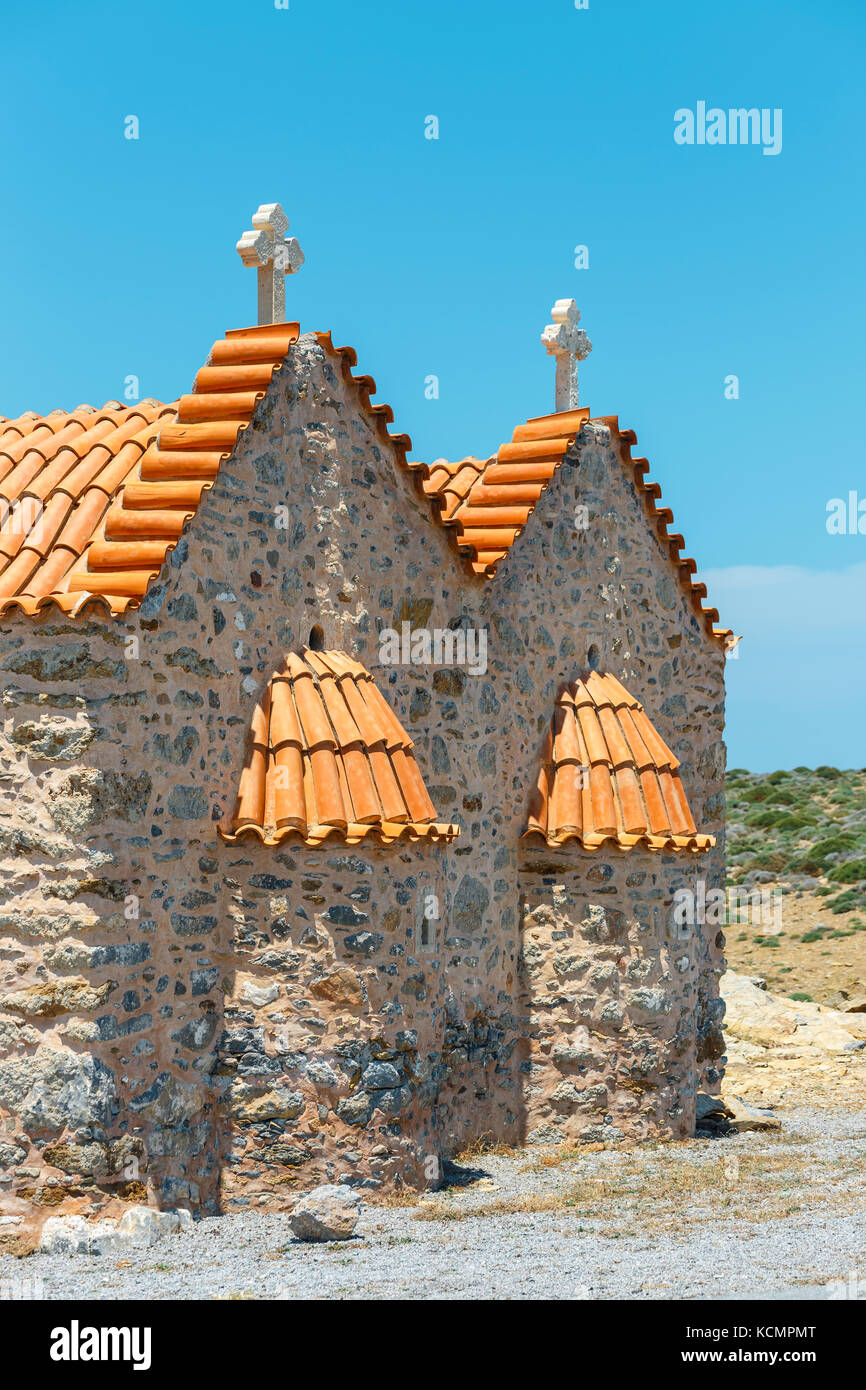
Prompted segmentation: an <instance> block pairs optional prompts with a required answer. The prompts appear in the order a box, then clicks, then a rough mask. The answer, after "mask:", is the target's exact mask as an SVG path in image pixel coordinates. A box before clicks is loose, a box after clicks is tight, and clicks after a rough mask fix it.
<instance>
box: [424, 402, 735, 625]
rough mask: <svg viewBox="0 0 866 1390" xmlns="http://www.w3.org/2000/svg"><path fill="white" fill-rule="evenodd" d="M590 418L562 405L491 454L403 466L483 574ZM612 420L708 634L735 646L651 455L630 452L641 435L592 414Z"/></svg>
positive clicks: (505, 551) (507, 546)
mask: <svg viewBox="0 0 866 1390" xmlns="http://www.w3.org/2000/svg"><path fill="white" fill-rule="evenodd" d="M589 420H590V412H589V410H587V409H578V410H571V411H559V412H557V413H555V414H553V415H542V416H538V417H536V418H535V419H532V420H528V421H527V422H526V424H525V425H518V427H517V429H515V431H514V435H513V437H512V441H511V443H510V444H503V445H501V446H500V448H499V450H498V452H497V453H496V454H494V455H493V457H492V458H489V459H488V460H487V461H486V462H483V461H482V460H480V459H476V458H471V457H470V458H465V459H461V460H459V461H457V462H449V461H448V460H447V459H436V460H435V462H434V463H431V464H425V463H420V462H417V461H415V460H412V461H411V462H407V464H406V466H407V467H408V468H409V469H411V470H412V472H413V473H414V474H415V476H416V478H417V480H418V482H419V485H420V490H421V492H422V493H423V495H424V496H425V497H427V498H428V500H429V501H430V502H431V503H432V505H433V507H434V509H435V513H436V516H437V518H438V520H439V521H440V522H442V523H443V524H444V525H445V526H447V527H449V528H450V529H451V530H452V534H453V535H454V537H455V540H456V544H457V547H458V549H459V550H460V551H461V552H463V553H464V554H465V555H466V556H467V557H468V559H469V561H470V563H471V566H472V569H473V570H474V572H475V573H476V574H479V575H482V576H483V577H485V578H489V577H491V576H492V575H493V574H495V572H496V566H497V565H498V564H499V562H500V561H501V560H503V559H504V558H505V556H506V555H507V554H508V552H509V549H510V548H511V546H512V545H513V543H514V541H515V540H516V538H517V536H518V535H519V534H520V532H521V531H522V530H523V528H524V526H525V525H526V522H527V521H528V519H529V516H530V513H531V512H532V511H533V508H534V507H535V504H536V503H537V501H538V499H539V497H540V496H541V494H542V492H543V491H544V489H545V487H546V486H547V484H548V483H549V482H550V479H551V478H552V477H553V475H554V473H555V472H556V470H557V468H558V467H559V465H560V464H561V462H562V460H563V458H564V457H565V455H566V453H567V452H568V450H569V449H570V448H571V446H572V444H573V443H574V441H575V439H576V437H577V435H578V433H579V432H580V430H581V428H582V426H583V425H584V424H585V423H586V422H587V421H589ZM593 423H599V424H603V425H605V426H607V428H608V429H609V430H610V431H611V434H612V436H613V437H614V439H615V440H616V443H617V445H618V447H619V453H620V458H621V459H622V462H623V464H624V466H625V468H626V469H627V471H628V472H629V473H630V475H631V477H632V480H633V482H634V485H635V487H636V488H637V490H638V493H639V494H640V495H641V496H642V497H643V499H644V503H645V506H646V510H647V514H648V520H649V521H650V524H651V525H652V527H653V529H654V530H655V532H656V534H657V535H658V537H659V539H660V540H661V542H662V544H663V545H664V546H665V547H666V549H667V553H668V555H669V558H670V560H671V561H672V563H673V564H674V565H675V566H676V568H677V572H678V578H679V581H680V584H681V586H682V588H683V589H684V590H685V592H686V594H687V595H688V597H689V598H690V600H691V603H692V607H693V609H694V611H695V613H696V615H697V616H698V617H699V618H700V619H701V621H702V622H703V625H704V628H705V630H706V632H707V634H708V636H710V637H712V638H714V639H715V640H717V641H719V642H720V643H721V644H722V645H724V646H725V647H730V645H731V643H732V642H733V641H734V640H735V639H734V636H733V633H732V632H731V630H730V629H729V628H720V627H715V626H714V624H715V623H717V622H718V617H719V614H718V611H717V610H716V609H715V608H705V607H704V606H703V604H702V603H701V600H702V599H703V598H705V597H706V592H707V591H706V586H705V585H703V584H699V583H695V581H694V580H693V579H692V575H693V574H694V572H695V570H696V569H697V565H696V564H695V561H694V560H692V559H686V558H684V557H683V556H682V555H681V553H680V552H681V550H682V547H683V546H684V545H685V541H684V539H683V537H682V536H681V535H679V534H678V533H674V534H669V533H668V530H667V528H668V526H669V524H670V523H671V522H672V521H673V512H672V511H671V510H670V508H669V507H658V506H656V503H657V502H658V500H659V499H660V497H661V487H660V486H659V484H658V483H655V482H653V483H649V482H646V481H645V475H646V473H647V472H648V471H649V464H648V463H647V461H646V459H642V458H638V459H634V458H632V456H631V448H632V445H634V444H636V443H637V436H636V434H635V432H634V430H621V429H620V428H619V422H618V419H617V417H616V416H615V415H611V416H606V417H604V418H603V419H601V420H599V421H597V422H596V421H593Z"/></svg>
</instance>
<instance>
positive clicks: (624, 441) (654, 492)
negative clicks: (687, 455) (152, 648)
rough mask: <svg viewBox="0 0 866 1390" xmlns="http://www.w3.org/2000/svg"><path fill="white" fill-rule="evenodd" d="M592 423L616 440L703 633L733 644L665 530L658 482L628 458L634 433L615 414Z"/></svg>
mask: <svg viewBox="0 0 866 1390" xmlns="http://www.w3.org/2000/svg"><path fill="white" fill-rule="evenodd" d="M593 423H598V424H602V425H606V426H607V428H608V429H609V430H610V432H611V436H612V437H613V438H614V439H615V440H616V441H617V443H618V445H619V454H620V458H621V460H622V463H623V466H624V467H625V469H626V471H627V472H628V473H629V474H630V476H631V477H632V479H633V481H634V485H635V487H636V488H637V490H638V493H639V494H642V495H643V499H644V505H645V507H646V511H647V517H648V519H649V521H650V524H651V525H652V527H653V529H654V530H655V532H656V535H657V536H658V537H659V539H660V540H661V541H662V543H663V544H665V545H666V546H667V551H668V555H669V557H670V559H671V561H672V563H673V564H674V566H675V568H676V570H677V577H678V579H679V583H680V586H681V587H682V588H683V589H684V590H685V592H686V594H687V595H688V597H689V598H690V600H691V604H692V608H693V609H694V611H695V614H696V615H697V616H698V617H699V618H700V619H701V621H702V623H703V625H704V628H705V630H706V632H707V635H708V636H710V637H713V638H714V639H716V640H717V641H719V642H720V643H721V644H722V645H723V646H725V647H726V648H729V647H730V646H731V643H732V641H733V644H734V645H736V640H735V639H734V634H733V632H732V630H731V629H730V628H727V627H724V628H723V627H716V626H715V624H716V623H718V621H719V613H718V609H716V608H705V607H704V606H703V603H702V602H701V600H702V599H704V598H706V596H707V586H706V585H705V584H696V583H695V581H694V580H693V579H692V575H693V574H694V573H695V571H696V570H697V564H696V563H695V561H694V560H693V559H691V558H690V557H686V556H683V555H682V554H681V553H680V552H681V551H682V548H683V546H684V545H685V541H684V540H683V537H682V536H681V535H680V534H679V533H669V532H668V529H667V528H668V526H669V525H670V524H671V523H672V522H673V519H674V514H673V512H672V511H671V509H670V507H658V506H657V505H656V503H657V502H658V501H659V499H660V498H661V495H662V490H661V487H660V486H659V484H658V483H648V482H647V481H646V474H647V473H648V472H649V463H648V462H647V460H646V459H645V458H632V454H631V451H632V447H633V445H635V444H637V435H636V434H635V432H634V430H621V429H620V427H619V419H618V417H617V416H616V415H606V416H604V417H602V418H601V419H600V420H598V421H597V422H596V421H593Z"/></svg>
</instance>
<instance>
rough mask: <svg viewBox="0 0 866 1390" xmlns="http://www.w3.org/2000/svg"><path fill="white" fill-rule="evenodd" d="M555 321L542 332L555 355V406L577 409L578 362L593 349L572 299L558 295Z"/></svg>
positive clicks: (554, 309)
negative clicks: (559, 297)
mask: <svg viewBox="0 0 866 1390" xmlns="http://www.w3.org/2000/svg"><path fill="white" fill-rule="evenodd" d="M550 312H551V316H552V318H553V323H549V324H548V325H547V327H546V328H545V330H544V332H543V333H542V335H541V341H542V342H543V343H544V346H545V347H546V348H547V351H548V353H549V354H550V355H551V356H552V357H555V358H556V409H557V410H576V409H577V404H578V400H577V364H578V362H582V361H583V360H584V358H586V357H588V356H589V354H590V353H591V352H592V343H591V342H590V341H589V339H588V338H587V336H586V334H585V333H584V331H583V329H582V328H578V326H577V325H578V324H579V322H580V310H579V309H578V307H577V305H576V304H575V302H574V300H573V299H557V301H556V303H555V304H554V306H553V308H552V309H551V311H550Z"/></svg>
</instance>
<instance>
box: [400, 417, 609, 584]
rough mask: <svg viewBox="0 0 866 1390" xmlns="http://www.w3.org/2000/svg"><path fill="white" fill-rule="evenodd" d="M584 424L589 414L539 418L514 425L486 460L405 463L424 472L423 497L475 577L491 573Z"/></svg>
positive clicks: (515, 536) (524, 523)
mask: <svg viewBox="0 0 866 1390" xmlns="http://www.w3.org/2000/svg"><path fill="white" fill-rule="evenodd" d="M588 419H589V411H588V410H568V411H560V412H559V413H558V414H555V415H539V416H537V417H536V418H535V419H532V420H528V421H527V422H526V424H525V425H518V427H517V429H516V430H515V431H514V434H513V435H512V438H511V443H510V444H502V445H501V446H500V448H499V450H498V452H497V453H495V454H494V455H493V457H492V458H489V459H486V460H485V461H482V460H481V459H476V458H471V457H470V458H465V459H461V460H460V461H459V463H448V462H446V460H445V459H437V460H436V462H435V463H432V464H430V465H429V466H427V465H413V464H409V467H410V468H412V467H420V468H422V469H423V475H422V482H421V487H422V490H423V492H424V494H425V496H426V497H429V498H430V500H431V501H432V502H433V504H434V508H435V512H436V515H437V516H438V519H439V520H440V521H441V522H442V523H443V525H445V526H449V527H452V528H453V530H454V536H455V540H456V543H457V548H458V550H461V551H463V552H465V553H467V554H468V556H469V559H470V562H471V565H472V568H473V570H474V571H475V573H476V574H481V575H484V576H485V577H488V578H489V577H490V576H491V575H493V574H494V573H495V572H496V566H497V564H498V563H499V561H500V560H501V559H503V558H504V556H506V555H507V554H508V551H509V549H510V547H511V546H512V545H513V544H514V541H515V540H516V539H517V537H518V536H519V535H520V532H521V531H522V530H523V528H524V526H525V525H526V522H527V520H528V519H529V516H530V513H531V512H532V511H533V510H534V509H535V504H536V502H537V501H538V499H539V497H540V496H541V494H542V492H543V491H544V489H545V488H546V487H547V485H548V483H549V482H550V479H551V478H552V477H553V475H554V473H555V472H556V470H557V468H558V467H559V465H560V464H561V463H562V460H563V459H564V458H565V455H566V454H567V453H568V451H569V449H570V448H571V446H572V444H573V443H574V441H575V439H576V438H577V436H578V434H579V432H580V428H581V426H582V425H583V424H584V423H585V421H586V420H588Z"/></svg>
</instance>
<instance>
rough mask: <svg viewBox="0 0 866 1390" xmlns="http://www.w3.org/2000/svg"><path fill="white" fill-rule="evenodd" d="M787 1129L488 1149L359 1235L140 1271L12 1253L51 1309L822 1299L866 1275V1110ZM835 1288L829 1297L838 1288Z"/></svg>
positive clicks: (229, 1243)
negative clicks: (499, 1151)
mask: <svg viewBox="0 0 866 1390" xmlns="http://www.w3.org/2000/svg"><path fill="white" fill-rule="evenodd" d="M784 1126H785V1127H784V1130H783V1131H781V1132H771V1133H745V1134H739V1135H734V1136H731V1137H729V1138H726V1139H693V1140H690V1141H688V1142H686V1143H684V1144H678V1145H676V1146H654V1147H652V1148H649V1149H642V1150H640V1151H638V1150H628V1151H624V1152H615V1151H612V1150H610V1151H599V1152H594V1153H584V1154H580V1155H578V1154H574V1153H572V1154H568V1155H562V1154H555V1153H553V1152H551V1151H545V1152H541V1153H531V1152H527V1151H523V1152H522V1153H519V1154H507V1155H486V1156H481V1157H479V1158H477V1159H475V1160H474V1161H473V1162H471V1163H468V1164H467V1163H464V1164H463V1165H462V1167H461V1169H459V1170H458V1169H455V1170H454V1172H453V1173H452V1179H453V1181H452V1185H451V1186H449V1187H448V1188H447V1189H446V1190H445V1191H444V1192H443V1193H441V1194H437V1195H435V1196H432V1197H428V1198H425V1199H423V1200H421V1201H419V1202H417V1203H416V1204H415V1205H412V1206H391V1207H374V1206H367V1207H366V1208H365V1209H364V1211H363V1214H362V1216H361V1219H360V1222H359V1224H358V1227H357V1230H356V1234H355V1237H354V1239H352V1240H351V1241H346V1242H342V1243H337V1242H334V1243H332V1244H326V1245H308V1244H302V1243H300V1242H297V1241H295V1240H293V1238H292V1234H291V1230H290V1228H289V1219H288V1217H285V1216H263V1215H260V1214H255V1213H249V1214H248V1215H236V1216H226V1217H222V1218H218V1219H212V1220H206V1221H201V1222H199V1223H198V1224H197V1225H196V1226H195V1228H194V1230H192V1231H190V1232H188V1233H181V1234H179V1235H173V1236H169V1237H167V1238H166V1239H165V1240H164V1241H163V1242H162V1243H161V1244H160V1245H158V1246H155V1247H153V1248H152V1249H150V1250H148V1251H144V1252H142V1253H140V1254H137V1255H135V1256H130V1257H127V1258H123V1259H116V1258H114V1257H99V1256H86V1255H79V1256H68V1255H67V1256H47V1255H33V1256H30V1257H29V1258H28V1259H26V1260H13V1259H12V1258H11V1257H9V1256H5V1257H0V1280H4V1281H5V1280H19V1281H20V1280H29V1281H32V1280H35V1279H38V1280H39V1281H41V1290H40V1293H41V1296H44V1297H46V1298H75V1299H78V1298H98V1299H117V1298H134V1299H141V1298H146V1299H184V1298H213V1299H295V1298H312V1299H369V1298H382V1299H396V1298H400V1299H405V1298H408V1299H440V1298H441V1299H465V1298H517V1299H541V1298H556V1299H560V1298H567V1299H597V1298H604V1299H610V1298H629V1299H658V1298H693V1299H711V1298H712V1299H715V1298H751V1297H763V1296H769V1297H779V1298H789V1297H796V1298H799V1297H820V1298H825V1297H829V1296H831V1295H832V1294H833V1292H834V1289H835V1286H836V1283H837V1282H838V1281H841V1282H842V1283H845V1284H846V1286H848V1287H850V1286H851V1278H852V1274H854V1275H855V1276H858V1277H860V1278H862V1279H863V1290H862V1291H863V1294H864V1296H866V1259H864V1251H866V1163H864V1160H866V1106H864V1107H862V1108H860V1109H857V1110H853V1111H842V1110H838V1109H823V1110H817V1109H800V1110H786V1112H785V1119H784ZM828 1286H829V1287H828Z"/></svg>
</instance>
